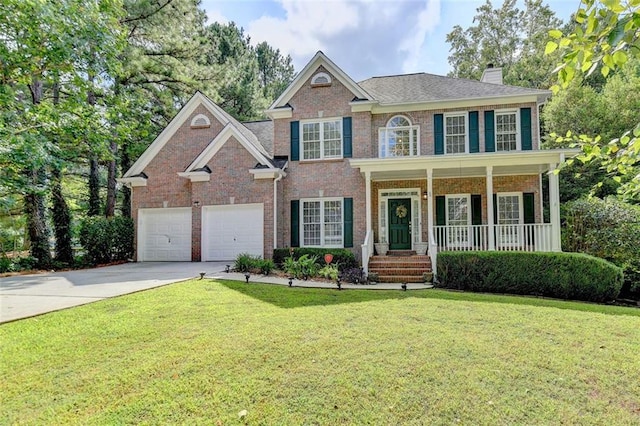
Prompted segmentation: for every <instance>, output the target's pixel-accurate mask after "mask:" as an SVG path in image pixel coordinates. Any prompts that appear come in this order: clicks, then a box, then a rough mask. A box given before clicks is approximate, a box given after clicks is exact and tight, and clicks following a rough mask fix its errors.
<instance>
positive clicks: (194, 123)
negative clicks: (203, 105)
mask: <svg viewBox="0 0 640 426" xmlns="http://www.w3.org/2000/svg"><path fill="white" fill-rule="evenodd" d="M206 127H211V121H210V120H209V117H207V116H206V115H204V114H198V115H196V116H195V117H193V119H192V120H191V128H192V129H204V128H206Z"/></svg>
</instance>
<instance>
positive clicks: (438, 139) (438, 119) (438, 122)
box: [433, 114, 444, 155]
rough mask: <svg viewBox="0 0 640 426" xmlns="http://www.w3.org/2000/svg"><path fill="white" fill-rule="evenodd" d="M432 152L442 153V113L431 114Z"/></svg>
mask: <svg viewBox="0 0 640 426" xmlns="http://www.w3.org/2000/svg"><path fill="white" fill-rule="evenodd" d="M433 137H434V143H435V145H434V154H435V155H442V154H444V117H443V115H442V114H434V116H433Z"/></svg>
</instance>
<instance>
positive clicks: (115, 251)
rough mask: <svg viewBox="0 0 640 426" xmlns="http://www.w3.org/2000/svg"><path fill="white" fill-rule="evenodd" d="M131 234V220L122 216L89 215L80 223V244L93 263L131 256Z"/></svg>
mask: <svg viewBox="0 0 640 426" xmlns="http://www.w3.org/2000/svg"><path fill="white" fill-rule="evenodd" d="M133 234H134V228H133V220H131V219H130V218H128V217H123V216H115V217H110V218H104V217H100V216H91V217H87V218H85V219H84V220H83V221H82V223H81V224H80V244H81V245H82V247H84V249H85V250H86V251H87V257H88V259H89V261H90V262H92V263H94V264H98V263H108V262H113V261H116V260H127V259H129V258H130V257H132V256H133Z"/></svg>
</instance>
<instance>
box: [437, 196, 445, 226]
mask: <svg viewBox="0 0 640 426" xmlns="http://www.w3.org/2000/svg"><path fill="white" fill-rule="evenodd" d="M446 209H447V204H446V198H445V196H444V195H438V196H437V197H436V226H442V225H446V224H447V210H446Z"/></svg>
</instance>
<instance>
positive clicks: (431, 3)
mask: <svg viewBox="0 0 640 426" xmlns="http://www.w3.org/2000/svg"><path fill="white" fill-rule="evenodd" d="M543 2H544V3H546V4H548V5H549V6H550V7H551V9H552V10H553V11H554V12H555V13H556V16H557V17H558V18H560V19H562V20H563V21H564V22H566V21H567V20H568V19H569V17H570V16H571V14H572V13H573V12H575V11H576V10H577V9H578V6H579V4H580V0H543ZM483 3H484V0H395V1H394V0H221V1H218V0H202V3H201V7H202V8H203V9H204V10H205V11H206V12H207V17H208V22H209V23H210V22H213V21H218V22H221V23H228V22H230V21H233V22H235V23H236V25H237V26H239V27H242V28H244V30H245V33H246V34H248V35H249V36H250V37H251V43H252V44H254V45H255V44H258V43H260V42H262V41H266V42H267V43H269V44H270V45H271V46H272V47H274V48H277V49H280V52H281V53H283V54H284V55H291V58H292V60H293V65H294V67H295V70H296V72H298V71H300V70H302V68H303V67H304V66H305V65H306V64H307V62H308V61H309V60H310V59H311V58H312V57H313V55H314V54H315V53H316V52H317V51H318V50H322V51H323V52H324V53H325V54H326V55H327V56H328V57H329V58H330V59H331V60H332V61H333V62H334V63H335V64H336V65H338V66H339V67H340V68H341V69H342V70H343V71H344V72H346V73H347V74H348V75H349V76H350V77H351V78H353V79H354V80H355V81H361V80H364V79H366V78H369V77H373V76H382V75H396V74H407V73H413V72H427V73H432V74H439V75H446V74H447V73H448V72H449V71H450V67H449V63H448V62H447V57H448V56H449V47H450V46H449V44H448V43H447V42H446V36H447V34H448V33H449V32H451V30H452V29H453V27H454V26H455V25H460V26H461V27H462V28H468V27H469V26H471V25H472V24H473V17H474V15H475V14H476V8H478V7H479V6H480V5H482V4H483ZM492 4H493V5H494V8H496V7H498V6H497V5H499V4H501V0H493V1H492ZM518 6H519V7H520V8H523V0H518Z"/></svg>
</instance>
